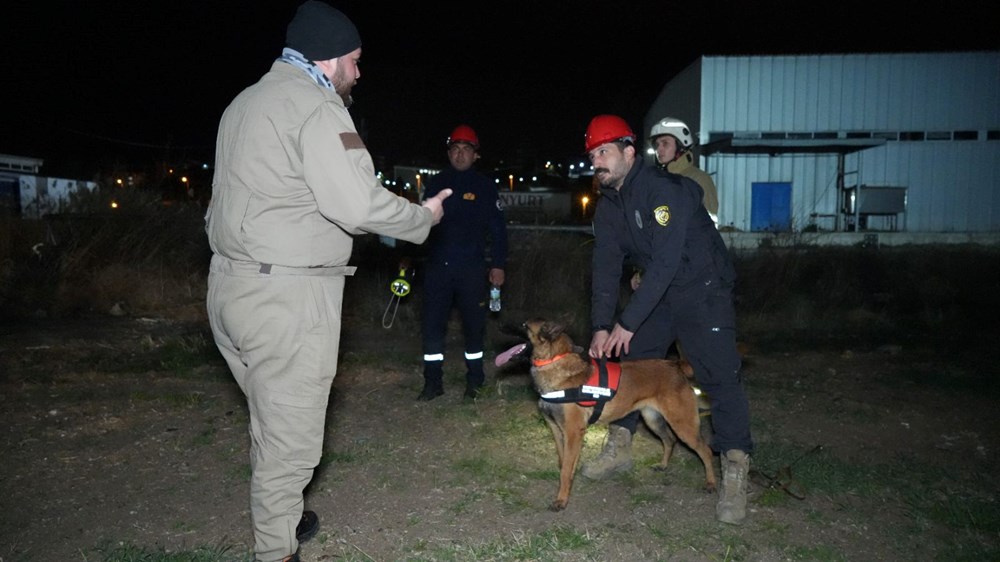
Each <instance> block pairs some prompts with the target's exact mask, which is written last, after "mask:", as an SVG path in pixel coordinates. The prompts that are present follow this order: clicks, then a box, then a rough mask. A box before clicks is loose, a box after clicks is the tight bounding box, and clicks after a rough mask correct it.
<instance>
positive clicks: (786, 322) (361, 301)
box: [0, 193, 1000, 345]
mask: <svg viewBox="0 0 1000 562" xmlns="http://www.w3.org/2000/svg"><path fill="white" fill-rule="evenodd" d="M140 195H141V193H140V194H133V199H132V200H127V201H125V202H124V204H123V205H122V206H120V207H119V209H118V210H117V211H116V212H105V211H104V210H103V209H106V208H108V207H107V206H106V199H107V197H108V196H107V194H100V193H99V194H96V195H94V196H93V197H94V201H90V202H87V204H89V205H92V209H93V210H92V212H90V213H87V214H82V213H77V214H66V215H60V216H53V217H49V218H47V219H44V220H41V221H37V220H35V221H33V220H19V219H2V220H0V234H3V236H0V313H2V314H3V316H4V317H6V318H17V317H25V316H32V315H35V316H37V315H47V316H50V317H60V316H66V315H72V314H80V313H100V314H104V313H108V312H109V311H111V310H112V309H116V310H117V311H119V312H122V311H124V312H130V313H132V314H133V315H161V316H171V317H181V318H185V319H188V320H203V319H204V315H203V310H204V298H205V285H206V277H207V270H208V263H209V259H210V251H209V248H208V242H207V239H206V236H205V232H204V221H203V213H204V210H203V209H202V208H201V207H199V206H197V205H193V204H192V205H182V204H176V203H175V204H174V205H171V206H164V205H163V204H162V203H161V202H160V201H159V200H158V199H155V198H153V197H146V198H143V197H141V196H140ZM102 197H103V198H104V200H103V201H102V200H101V198H102ZM81 205H83V204H81ZM109 211H110V209H109ZM509 236H510V257H509V260H508V264H507V280H508V283H507V284H506V285H505V287H504V290H503V296H502V300H503V311H502V312H501V314H500V316H499V318H500V319H501V320H502V321H503V322H506V323H509V324H519V323H520V322H523V321H524V320H526V319H528V318H530V317H534V316H544V317H547V318H551V319H556V320H559V321H561V322H563V323H564V324H566V325H567V326H568V327H569V329H570V332H571V334H572V335H573V336H574V338H576V339H578V340H579V341H586V339H587V338H589V333H590V326H589V323H590V268H591V264H590V256H591V244H592V238H591V236H590V234H589V233H586V232H561V231H548V230H531V229H513V228H512V229H511V230H510V231H509ZM419 255H420V251H419V248H416V247H414V246H413V245H412V244H406V243H402V244H398V245H397V246H396V247H394V248H393V247H388V246H386V245H384V244H382V243H381V242H380V239H379V237H377V236H374V235H364V236H359V237H357V238H356V241H355V250H354V254H353V257H352V260H351V261H352V264H353V265H357V266H358V272H357V274H356V275H355V276H354V277H353V278H350V279H349V280H348V282H347V288H346V295H345V302H346V303H347V304H346V305H345V307H344V313H345V322H361V323H372V324H373V325H378V324H379V323H383V322H385V321H387V320H391V321H392V329H393V330H399V331H402V332H408V333H418V332H419V328H420V326H419V318H420V305H421V289H422V285H421V283H422V271H421V269H422V262H421V261H420V260H419ZM406 257H410V258H415V259H414V261H413V264H412V267H411V270H410V272H411V274H412V275H413V277H412V280H411V284H412V292H411V294H410V295H409V296H407V297H404V298H403V299H401V300H400V301H399V302H398V309H394V308H393V306H394V305H393V303H391V302H390V296H391V295H390V292H389V283H390V282H391V281H392V280H393V279H394V278H395V277H396V276H397V274H398V272H399V264H400V261H401V260H402V259H403V258H406ZM736 265H737V269H738V272H739V276H740V277H739V281H738V284H737V289H736V304H737V312H738V318H739V330H740V338H741V339H742V340H744V341H755V342H758V343H761V344H768V345H782V344H783V343H782V342H786V341H791V340H794V341H797V342H809V343H810V344H816V345H823V344H833V345H840V344H842V343H843V342H865V341H868V342H871V343H872V344H876V343H878V342H884V341H899V340H901V339H903V338H912V337H927V338H937V339H941V338H944V339H948V340H951V341H960V340H963V339H982V338H988V337H990V336H991V335H996V332H997V326H998V321H997V318H996V314H995V313H994V311H996V310H1000V267H998V265H1000V251H998V250H997V249H996V248H990V247H979V246H918V247H882V248H846V247H829V248H816V247H808V248H776V247H771V248H761V249H759V250H757V251H755V252H752V253H746V254H738V255H737V256H736ZM628 273H629V272H623V278H622V295H623V298H627V295H628V288H627V286H626V283H627V277H628ZM484 286H485V285H484ZM485 297H486V295H485V294H484V299H485ZM116 305H118V306H117V307H116ZM390 305H393V306H390ZM123 309H124V310H123ZM492 324H495V323H491V325H492ZM488 337H489V334H488Z"/></svg>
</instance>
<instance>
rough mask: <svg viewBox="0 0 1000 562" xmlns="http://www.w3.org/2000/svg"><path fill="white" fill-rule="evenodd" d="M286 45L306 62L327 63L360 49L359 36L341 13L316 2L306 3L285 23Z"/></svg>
mask: <svg viewBox="0 0 1000 562" xmlns="http://www.w3.org/2000/svg"><path fill="white" fill-rule="evenodd" d="M285 46H286V47H289V48H291V49H295V50H296V51H298V52H300V53H302V54H303V55H304V56H305V57H306V59H307V60H312V61H316V60H330V59H335V58H337V57H341V56H344V55H346V54H347V53H350V52H351V51H353V50H355V49H357V48H358V47H360V46H361V36H360V35H358V28H357V27H354V24H353V23H351V20H349V19H348V18H347V16H345V15H344V14H343V13H342V12H341V11H340V10H338V9H336V8H334V7H333V6H330V5H329V4H327V3H325V2H320V1H319V0H308V1H307V2H304V3H303V4H302V5H301V6H299V9H298V11H296V12H295V17H294V18H292V22H291V23H289V24H288V32H287V34H286V35H285Z"/></svg>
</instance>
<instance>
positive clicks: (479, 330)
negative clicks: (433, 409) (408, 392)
mask: <svg viewBox="0 0 1000 562" xmlns="http://www.w3.org/2000/svg"><path fill="white" fill-rule="evenodd" d="M447 146H448V162H449V163H450V164H451V165H450V167H449V168H448V169H446V170H444V171H443V172H441V173H440V174H437V175H435V176H431V178H430V179H429V180H428V181H427V190H426V192H425V193H424V197H425V198H430V197H433V196H434V195H435V194H436V193H438V192H440V191H441V190H443V189H445V188H451V189H452V191H453V193H452V197H450V198H449V199H446V200H445V201H446V204H445V206H444V209H445V213H446V214H447V215H448V219H447V220H442V221H441V222H440V223H439V224H438V225H437V226H436V227H434V228H433V229H431V234H430V237H429V238H428V242H427V251H428V258H427V264H426V268H425V271H424V280H423V283H424V309H423V317H422V330H423V351H424V388H423V390H422V391H421V392H420V395H419V396H417V400H433V399H434V398H437V397H438V396H441V395H442V394H444V384H443V380H442V379H443V377H444V371H443V367H444V352H445V332H446V331H447V328H448V318H449V317H450V316H451V309H452V306H453V305H457V306H458V310H459V312H460V313H461V317H462V333H463V335H464V337H465V367H466V374H465V378H466V387H465V396H466V397H467V398H475V397H476V395H477V394H478V392H479V389H480V387H482V386H483V383H484V381H485V380H486V374H485V372H484V371H483V335H484V330H485V327H486V295H487V286H486V281H487V279H488V280H489V282H490V284H492V285H493V286H496V287H500V286H502V285H503V283H504V265H505V263H506V261H507V225H506V222H505V220H504V213H503V205H502V204H501V202H500V197H499V195H498V194H497V188H496V185H495V184H494V183H493V181H491V180H490V179H489V178H488V177H486V176H484V175H483V174H481V173H479V172H478V171H476V170H475V169H473V167H472V165H473V164H474V163H475V162H476V160H478V159H479V137H478V135H476V132H475V131H474V130H473V129H472V127H469V126H468V125H459V126H458V127H456V128H455V130H454V131H453V132H452V134H451V136H449V137H448V140H447ZM448 201H450V202H448ZM487 242H489V255H490V264H489V272H488V273H487V268H486V264H485V259H486V248H487Z"/></svg>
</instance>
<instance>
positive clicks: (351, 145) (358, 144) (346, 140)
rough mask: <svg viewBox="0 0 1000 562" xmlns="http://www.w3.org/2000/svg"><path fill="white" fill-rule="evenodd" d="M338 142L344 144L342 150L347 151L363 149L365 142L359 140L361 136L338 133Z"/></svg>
mask: <svg viewBox="0 0 1000 562" xmlns="http://www.w3.org/2000/svg"><path fill="white" fill-rule="evenodd" d="M340 142H342V143H343V144H344V148H346V149H347V150H354V149H358V148H364V147H365V142H364V141H363V140H361V135H359V134H357V133H340Z"/></svg>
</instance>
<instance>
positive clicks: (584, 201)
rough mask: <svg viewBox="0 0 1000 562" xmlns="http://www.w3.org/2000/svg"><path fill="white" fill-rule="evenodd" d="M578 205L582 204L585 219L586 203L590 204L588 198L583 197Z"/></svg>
mask: <svg viewBox="0 0 1000 562" xmlns="http://www.w3.org/2000/svg"><path fill="white" fill-rule="evenodd" d="M580 203H582V204H583V218H587V203H590V197H587V196H586V195H584V196H583V197H582V198H580Z"/></svg>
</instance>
